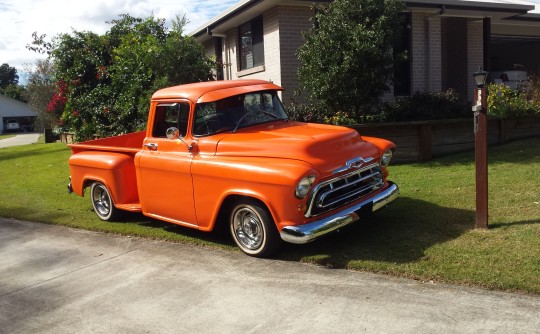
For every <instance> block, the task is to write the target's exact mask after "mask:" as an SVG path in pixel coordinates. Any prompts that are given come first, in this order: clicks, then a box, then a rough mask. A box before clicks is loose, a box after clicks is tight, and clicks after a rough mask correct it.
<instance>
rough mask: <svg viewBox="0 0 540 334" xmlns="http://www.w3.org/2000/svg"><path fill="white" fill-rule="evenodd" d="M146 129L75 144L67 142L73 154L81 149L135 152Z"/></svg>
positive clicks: (139, 147) (141, 142)
mask: <svg viewBox="0 0 540 334" xmlns="http://www.w3.org/2000/svg"><path fill="white" fill-rule="evenodd" d="M145 136H146V131H139V132H133V133H128V134H125V135H120V136H115V137H108V138H102V139H95V140H88V141H85V142H81V143H77V144H69V145H68V146H69V147H71V151H72V153H73V154H76V153H79V152H82V151H108V152H124V153H132V154H135V153H137V152H139V151H140V150H141V149H142V145H143V141H144V137H145Z"/></svg>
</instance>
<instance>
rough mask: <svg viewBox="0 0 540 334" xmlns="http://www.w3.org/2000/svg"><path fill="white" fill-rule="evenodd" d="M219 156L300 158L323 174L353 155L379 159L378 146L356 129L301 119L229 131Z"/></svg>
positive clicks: (340, 165) (218, 150)
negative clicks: (363, 137)
mask: <svg viewBox="0 0 540 334" xmlns="http://www.w3.org/2000/svg"><path fill="white" fill-rule="evenodd" d="M216 155H219V156H250V157H268V158H282V159H294V160H301V161H305V162H307V163H310V164H312V165H313V166H314V167H315V168H316V169H317V170H318V171H319V173H321V174H322V175H328V174H331V173H332V172H333V171H334V170H336V169H339V168H342V167H344V166H345V164H346V162H347V161H348V160H351V159H353V158H357V157H362V158H364V159H366V158H370V157H372V158H374V159H375V161H376V159H378V151H377V148H376V147H375V146H374V145H373V144H371V143H368V142H365V141H364V140H362V137H361V136H360V135H359V134H358V132H357V131H356V130H354V129H349V128H345V127H339V126H330V125H324V124H313V123H299V122H273V123H269V124H266V125H261V126H257V127H251V128H245V129H241V130H240V131H238V132H237V133H230V134H228V135H225V136H224V137H222V138H221V140H220V141H219V142H218V144H217V146H216Z"/></svg>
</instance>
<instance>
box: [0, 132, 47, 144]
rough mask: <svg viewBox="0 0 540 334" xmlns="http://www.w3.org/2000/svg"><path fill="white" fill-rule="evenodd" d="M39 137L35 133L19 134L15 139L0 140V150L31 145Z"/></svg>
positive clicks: (38, 134)
mask: <svg viewBox="0 0 540 334" xmlns="http://www.w3.org/2000/svg"><path fill="white" fill-rule="evenodd" d="M40 135H41V134H40V133H37V132H32V133H19V134H17V135H16V136H15V137H10V138H6V139H2V140H0V148H4V147H11V146H20V145H28V144H33V143H35V142H37V141H38V139H39V136H40Z"/></svg>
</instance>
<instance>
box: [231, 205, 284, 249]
mask: <svg viewBox="0 0 540 334" xmlns="http://www.w3.org/2000/svg"><path fill="white" fill-rule="evenodd" d="M229 228H230V231H231V235H232V237H233V239H234V241H235V242H236V244H237V245H238V247H240V249H241V250H242V251H243V252H244V253H246V254H247V255H251V256H255V257H266V256H269V255H271V254H272V253H274V252H275V251H276V250H277V249H278V248H279V247H280V245H281V238H280V237H279V233H278V231H277V229H276V225H275V224H274V220H273V219H272V216H271V215H270V213H269V212H268V210H267V209H266V208H265V207H264V206H263V205H261V204H260V203H259V202H257V201H254V200H242V201H239V202H237V203H236V205H234V206H233V209H232V211H231V215H230V220H229Z"/></svg>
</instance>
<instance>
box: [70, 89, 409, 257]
mask: <svg viewBox="0 0 540 334" xmlns="http://www.w3.org/2000/svg"><path fill="white" fill-rule="evenodd" d="M280 90H282V88H281V87H279V86H277V85H275V84H273V83H270V82H267V81H261V80H237V81H214V82H203V83H194V84H187V85H181V86H176V87H170V88H165V89H162V90H159V91H157V92H155V93H154V94H153V96H152V99H151V105H150V114H149V118H148V128H147V130H146V131H142V132H136V133H130V134H126V135H122V136H117V137H110V138H104V139H97V140H91V141H86V142H82V143H78V144H72V145H70V147H71V149H72V156H71V158H70V159H69V168H70V183H69V185H68V190H69V192H74V193H76V194H78V195H80V196H84V193H85V189H86V188H90V199H91V202H92V205H93V208H94V210H95V212H96V214H97V215H98V217H99V218H101V219H103V220H106V221H107V220H114V219H116V218H117V217H118V214H119V213H121V212H122V211H131V212H142V213H143V214H144V215H146V216H149V217H153V218H156V219H160V220H164V221H167V222H170V223H174V224H179V225H182V226H187V227H191V228H196V229H199V230H202V231H212V230H213V229H214V228H216V227H218V226H223V225H221V224H225V225H226V226H227V228H228V229H229V230H230V233H231V235H232V238H233V239H234V241H235V242H236V244H237V245H238V247H240V249H241V250H242V251H243V252H244V253H246V254H248V255H251V256H257V257H264V256H269V255H270V254H272V253H273V252H274V251H276V250H277V249H278V248H279V246H280V245H281V243H282V242H283V241H285V242H291V243H297V244H303V243H307V242H310V241H312V240H314V239H316V238H318V237H320V236H322V235H324V234H327V233H330V232H332V231H335V230H338V229H340V228H342V227H344V226H346V225H348V224H350V223H353V222H355V221H358V220H359V219H360V218H362V217H363V216H364V215H367V214H370V213H371V212H375V211H377V210H379V209H381V208H383V207H384V206H386V205H387V204H388V203H390V202H392V201H394V200H395V199H396V198H397V197H398V195H399V189H398V187H397V185H395V184H394V183H392V182H390V181H388V180H387V177H388V171H387V166H388V164H389V162H390V160H391V158H392V152H393V150H394V149H395V145H394V144H393V143H392V142H390V141H387V140H384V139H379V138H371V137H362V136H360V135H359V134H358V133H357V132H356V131H355V130H352V129H349V128H345V127H339V126H331V125H322V124H312V123H299V122H294V121H291V120H289V119H288V117H287V115H286V113H285V111H284V108H283V105H282V103H281V101H280V99H279V96H278V92H279V91H280Z"/></svg>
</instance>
